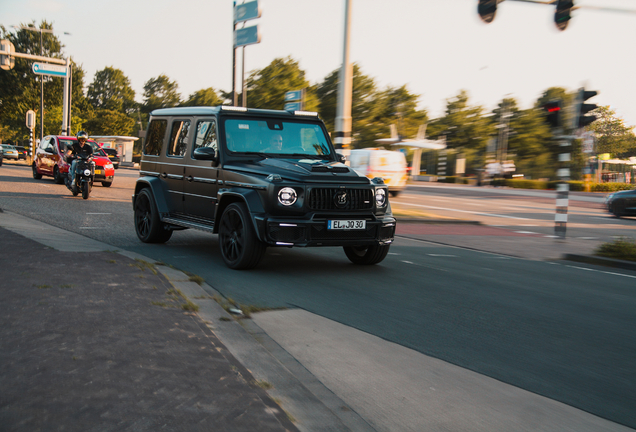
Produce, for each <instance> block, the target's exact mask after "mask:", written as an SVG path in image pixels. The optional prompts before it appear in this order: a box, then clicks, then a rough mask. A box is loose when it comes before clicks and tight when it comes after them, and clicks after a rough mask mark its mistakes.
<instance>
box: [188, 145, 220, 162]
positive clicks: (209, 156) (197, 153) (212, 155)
mask: <svg viewBox="0 0 636 432" xmlns="http://www.w3.org/2000/svg"><path fill="white" fill-rule="evenodd" d="M193 157H194V159H197V160H209V161H215V162H216V160H217V155H216V149H213V148H212V147H200V148H198V149H195V150H194V155H193Z"/></svg>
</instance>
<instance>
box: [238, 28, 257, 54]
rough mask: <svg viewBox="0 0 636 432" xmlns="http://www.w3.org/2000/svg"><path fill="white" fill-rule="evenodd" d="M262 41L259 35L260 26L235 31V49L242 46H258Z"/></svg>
mask: <svg viewBox="0 0 636 432" xmlns="http://www.w3.org/2000/svg"><path fill="white" fill-rule="evenodd" d="M260 41H261V35H260V34H259V33H258V26H257V25H255V26H252V27H245V28H242V29H237V30H235V31H234V48H238V47H240V46H245V45H252V44H257V43H259V42H260Z"/></svg>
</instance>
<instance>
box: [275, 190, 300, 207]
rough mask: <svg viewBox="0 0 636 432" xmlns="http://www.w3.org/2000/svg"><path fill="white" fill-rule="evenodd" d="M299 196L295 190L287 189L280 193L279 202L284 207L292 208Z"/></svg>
mask: <svg viewBox="0 0 636 432" xmlns="http://www.w3.org/2000/svg"><path fill="white" fill-rule="evenodd" d="M297 199H298V194H297V193H296V191H295V190H294V189H293V188H290V187H285V188H282V189H281V190H279V191H278V202H279V203H281V204H282V205H284V206H290V205H292V204H294V203H295V202H296V200H297Z"/></svg>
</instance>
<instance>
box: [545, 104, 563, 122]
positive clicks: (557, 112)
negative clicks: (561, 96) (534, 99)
mask: <svg viewBox="0 0 636 432" xmlns="http://www.w3.org/2000/svg"><path fill="white" fill-rule="evenodd" d="M543 109H544V110H546V111H547V115H546V118H545V119H546V121H547V122H548V124H549V125H550V126H551V127H553V128H557V127H559V126H561V101H560V100H553V101H550V102H547V103H546V104H544V105H543Z"/></svg>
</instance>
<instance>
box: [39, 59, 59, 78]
mask: <svg viewBox="0 0 636 432" xmlns="http://www.w3.org/2000/svg"><path fill="white" fill-rule="evenodd" d="M32 69H33V73H36V74H39V75H53V76H58V77H62V78H65V77H66V76H67V75H68V68H67V67H66V66H58V65H52V64H48V63H37V62H36V63H33V67H32Z"/></svg>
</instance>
